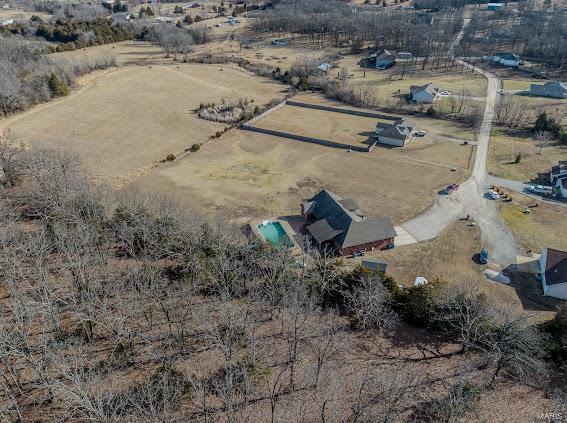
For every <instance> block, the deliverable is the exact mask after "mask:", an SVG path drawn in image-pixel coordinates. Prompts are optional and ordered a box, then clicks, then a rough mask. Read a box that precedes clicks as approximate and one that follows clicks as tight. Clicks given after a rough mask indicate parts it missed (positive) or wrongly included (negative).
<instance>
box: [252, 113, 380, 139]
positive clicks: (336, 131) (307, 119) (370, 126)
mask: <svg viewBox="0 0 567 423" xmlns="http://www.w3.org/2000/svg"><path fill="white" fill-rule="evenodd" d="M310 123H311V124H310ZM254 126H256V127H258V128H264V129H271V130H276V131H283V132H289V133H292V134H296V135H305V136H308V137H313V138H321V139H324V140H329V141H334V142H340V143H344V144H349V145H363V144H364V145H366V144H368V143H369V138H370V137H372V136H373V135H374V133H375V131H376V119H374V118H368V117H362V116H353V115H347V114H342V113H333V112H328V111H324V110H313V109H307V108H304V107H296V106H285V107H283V108H281V109H279V110H276V111H275V112H272V113H270V114H269V115H268V116H266V117H264V118H262V119H260V120H259V121H257V122H256V123H254Z"/></svg>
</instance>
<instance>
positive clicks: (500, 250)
mask: <svg viewBox="0 0 567 423" xmlns="http://www.w3.org/2000/svg"><path fill="white" fill-rule="evenodd" d="M469 22H470V20H469V19H465V20H464V24H463V28H462V29H461V31H460V32H459V34H458V35H457V37H456V38H455V41H454V42H453V44H452V45H451V48H450V49H449V53H448V56H449V57H453V51H454V49H455V47H456V46H457V45H458V43H459V42H460V40H461V38H462V36H463V33H464V30H465V28H466V27H467V25H468V24H469ZM459 62H460V63H462V64H464V65H465V66H467V67H469V68H470V69H472V70H474V71H475V72H479V73H481V74H482V75H484V76H485V77H486V78H487V80H488V85H487V92H486V107H485V110H484V117H483V121H482V125H481V127H480V131H479V134H478V138H477V146H476V154H475V161H474V167H473V172H472V175H471V177H470V178H469V179H468V180H467V181H466V182H465V183H464V184H462V185H461V187H460V188H459V190H458V191H457V192H456V193H453V194H451V195H449V196H439V197H438V198H437V200H436V201H435V204H434V205H433V207H431V209H429V210H428V211H427V212H425V213H424V214H422V215H420V216H418V217H416V218H415V219H412V220H410V221H409V222H406V223H404V224H403V225H401V227H402V228H403V229H404V230H406V231H407V232H408V233H409V234H410V235H411V236H412V237H413V238H415V239H416V240H418V241H425V240H428V239H432V238H435V237H436V236H437V235H439V233H440V232H441V231H442V230H443V229H445V228H446V227H447V226H449V225H450V224H451V223H452V222H454V221H455V220H456V219H458V218H459V217H465V216H470V217H472V218H473V219H474V220H475V221H476V222H477V224H478V225H479V227H480V230H481V242H482V245H483V246H484V247H485V248H488V249H489V251H490V260H491V263H493V264H496V265H498V266H500V267H501V268H505V267H507V266H509V265H510V264H513V263H515V260H516V253H517V251H518V246H517V244H516V241H515V239H514V236H513V234H512V232H511V231H510V229H509V228H508V227H507V226H506V225H505V224H504V222H503V221H502V219H501V218H500V215H499V214H498V210H497V208H496V204H495V202H494V201H493V200H491V199H489V198H488V197H487V195H486V191H487V189H488V186H489V184H490V181H489V179H488V172H487V165H486V164H487V156H488V143H489V141H490V133H491V130H492V119H493V116H494V105H495V102H496V97H497V93H498V90H499V89H500V81H499V79H498V77H496V76H495V75H493V74H492V73H490V72H486V71H484V70H482V69H479V68H477V67H474V66H472V65H470V64H468V63H466V62H463V61H459Z"/></svg>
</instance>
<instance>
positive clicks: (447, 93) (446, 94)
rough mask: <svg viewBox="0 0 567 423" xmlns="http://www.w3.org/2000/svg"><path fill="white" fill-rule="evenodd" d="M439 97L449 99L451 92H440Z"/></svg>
mask: <svg viewBox="0 0 567 423" xmlns="http://www.w3.org/2000/svg"><path fill="white" fill-rule="evenodd" d="M439 95H440V96H443V97H449V96H450V95H451V92H449V91H441V92H440V93H439Z"/></svg>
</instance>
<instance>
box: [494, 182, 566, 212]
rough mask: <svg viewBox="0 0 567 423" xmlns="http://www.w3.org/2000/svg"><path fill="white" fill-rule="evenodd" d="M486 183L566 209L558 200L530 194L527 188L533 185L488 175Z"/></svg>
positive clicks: (564, 203)
mask: <svg viewBox="0 0 567 423" xmlns="http://www.w3.org/2000/svg"><path fill="white" fill-rule="evenodd" d="M486 181H487V182H488V183H489V184H490V185H495V186H498V187H502V188H506V189H509V190H511V191H515V192H519V193H521V194H524V195H527V196H529V197H532V198H533V199H535V200H538V201H543V202H544V203H548V204H553V205H555V206H559V207H565V208H567V203H566V202H562V201H558V200H554V199H550V198H543V197H542V196H541V195H538V194H533V193H531V192H530V191H529V188H530V185H533V184H529V183H525V182H521V181H514V180H512V179H504V178H499V177H497V176H492V175H488V177H487V178H486Z"/></svg>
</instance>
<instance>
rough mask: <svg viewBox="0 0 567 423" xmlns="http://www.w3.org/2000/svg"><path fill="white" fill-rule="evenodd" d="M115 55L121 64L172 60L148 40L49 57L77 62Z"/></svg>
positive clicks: (61, 61) (96, 47) (65, 61)
mask: <svg viewBox="0 0 567 423" xmlns="http://www.w3.org/2000/svg"><path fill="white" fill-rule="evenodd" d="M108 56H113V57H115V58H116V62H117V64H119V65H128V64H148V65H149V64H158V63H166V62H171V59H167V58H166V57H165V53H164V51H163V50H162V48H161V47H160V46H159V45H157V44H152V43H149V42H147V41H122V42H119V43H112V44H103V45H98V46H93V47H88V48H83V49H78V50H75V51H64V52H61V53H53V54H50V55H49V58H50V59H52V60H55V61H57V62H59V63H71V62H72V63H75V62H77V61H78V62H79V63H80V62H81V61H89V60H91V61H93V60H96V59H100V58H103V57H108Z"/></svg>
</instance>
